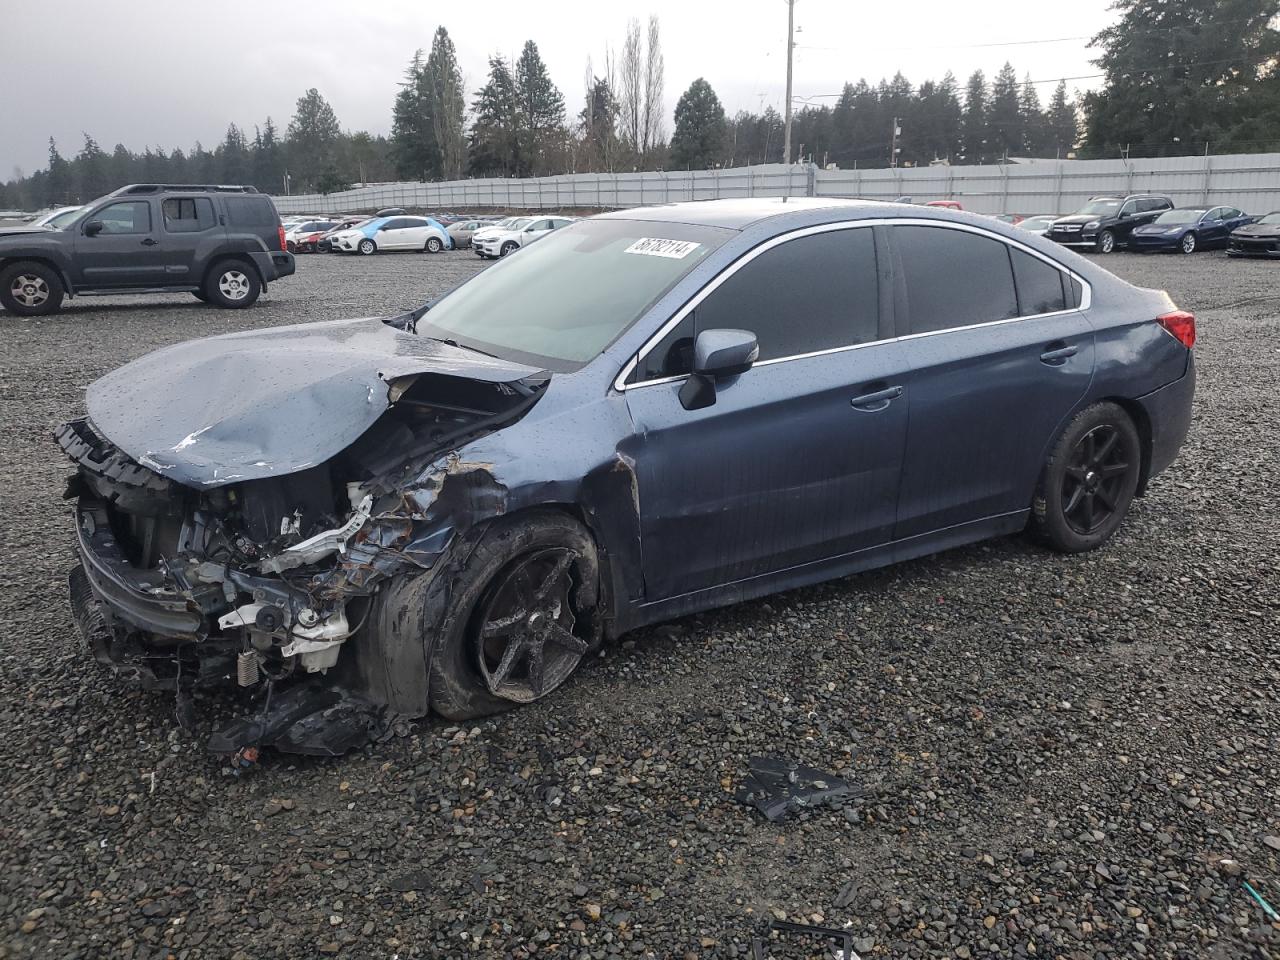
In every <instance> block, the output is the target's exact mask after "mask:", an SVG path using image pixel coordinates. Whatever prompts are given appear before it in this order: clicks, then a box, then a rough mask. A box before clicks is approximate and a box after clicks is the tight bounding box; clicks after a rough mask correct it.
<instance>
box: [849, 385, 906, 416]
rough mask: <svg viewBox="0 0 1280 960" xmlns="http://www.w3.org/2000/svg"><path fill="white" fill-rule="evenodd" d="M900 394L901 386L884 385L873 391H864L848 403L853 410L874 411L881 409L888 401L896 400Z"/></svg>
mask: <svg viewBox="0 0 1280 960" xmlns="http://www.w3.org/2000/svg"><path fill="white" fill-rule="evenodd" d="M900 396H902V387H885V388H884V389H882V390H876V391H874V392H873V393H864V394H862V395H861V396H859V397H854V398H853V399H852V400H850V401H849V403H850V404H851V405H852V406H853V408H854V409H855V410H863V411H865V412H867V413H875V412H876V411H877V410H883V409H884V408H885V407H887V406H888V405H889V402H890V401H892V400H896V399H898V397H900Z"/></svg>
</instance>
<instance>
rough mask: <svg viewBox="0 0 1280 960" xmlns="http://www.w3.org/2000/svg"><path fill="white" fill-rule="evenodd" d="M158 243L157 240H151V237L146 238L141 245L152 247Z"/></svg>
mask: <svg viewBox="0 0 1280 960" xmlns="http://www.w3.org/2000/svg"><path fill="white" fill-rule="evenodd" d="M159 242H160V241H159V240H155V239H152V238H151V237H147V239H145V240H143V241H142V245H143V246H144V247H154V246H155V245H156V244H157V243H159Z"/></svg>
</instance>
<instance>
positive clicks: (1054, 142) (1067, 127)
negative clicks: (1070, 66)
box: [1045, 80, 1080, 159]
mask: <svg viewBox="0 0 1280 960" xmlns="http://www.w3.org/2000/svg"><path fill="white" fill-rule="evenodd" d="M1045 125H1046V128H1047V130H1046V134H1045V152H1046V153H1050V152H1051V153H1053V155H1054V156H1057V157H1062V158H1064V159H1065V158H1066V156H1067V154H1068V153H1070V152H1071V151H1072V150H1074V149H1075V146H1076V140H1078V139H1079V138H1080V122H1079V120H1078V119H1077V118H1076V108H1075V104H1073V103H1071V102H1070V101H1068V100H1067V81H1065V80H1059V81H1058V86H1057V87H1056V88H1055V89H1054V91H1053V99H1051V100H1050V101H1049V113H1048V116H1047V117H1046V121H1045Z"/></svg>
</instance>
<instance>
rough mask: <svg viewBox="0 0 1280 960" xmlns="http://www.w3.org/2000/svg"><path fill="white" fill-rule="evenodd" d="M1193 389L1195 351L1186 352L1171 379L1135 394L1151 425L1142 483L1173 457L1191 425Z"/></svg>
mask: <svg viewBox="0 0 1280 960" xmlns="http://www.w3.org/2000/svg"><path fill="white" fill-rule="evenodd" d="M1195 392H1196V360H1195V354H1194V353H1189V355H1188V357H1187V372H1186V373H1184V374H1183V375H1182V376H1181V377H1180V378H1179V379H1177V380H1175V381H1173V383H1169V384H1166V385H1165V386H1163V387H1161V388H1160V389H1159V390H1153V391H1152V392H1151V393H1148V394H1147V395H1146V396H1145V397H1139V398H1138V401H1137V402H1138V403H1139V404H1140V405H1141V406H1142V409H1143V411H1144V412H1145V413H1146V415H1147V423H1148V425H1149V426H1150V428H1151V457H1150V465H1149V467H1148V470H1147V476H1146V478H1145V480H1144V481H1143V485H1144V486H1145V485H1146V480H1150V479H1151V478H1152V477H1154V476H1157V475H1159V474H1160V473H1162V472H1164V470H1165V469H1166V468H1167V467H1168V466H1169V465H1170V464H1171V463H1173V461H1174V460H1175V459H1176V458H1177V456H1178V451H1179V450H1180V449H1181V448H1182V443H1183V441H1184V440H1185V439H1186V437H1187V431H1188V430H1189V429H1190V427H1191V410H1192V405H1193V401H1194V398H1195Z"/></svg>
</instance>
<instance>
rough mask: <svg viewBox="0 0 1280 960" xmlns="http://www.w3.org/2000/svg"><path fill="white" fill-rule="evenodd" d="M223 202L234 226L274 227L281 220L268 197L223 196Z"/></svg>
mask: <svg viewBox="0 0 1280 960" xmlns="http://www.w3.org/2000/svg"><path fill="white" fill-rule="evenodd" d="M222 204H223V206H224V207H225V208H226V211H227V222H228V223H230V224H231V225H232V226H233V227H274V226H275V225H276V224H277V223H278V222H279V217H277V216H276V208H275V207H273V206H272V205H271V201H270V200H268V199H267V198H266V197H223V199H222Z"/></svg>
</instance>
